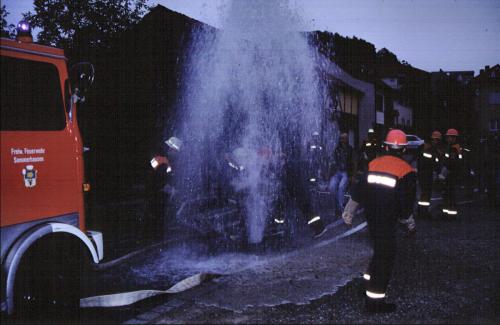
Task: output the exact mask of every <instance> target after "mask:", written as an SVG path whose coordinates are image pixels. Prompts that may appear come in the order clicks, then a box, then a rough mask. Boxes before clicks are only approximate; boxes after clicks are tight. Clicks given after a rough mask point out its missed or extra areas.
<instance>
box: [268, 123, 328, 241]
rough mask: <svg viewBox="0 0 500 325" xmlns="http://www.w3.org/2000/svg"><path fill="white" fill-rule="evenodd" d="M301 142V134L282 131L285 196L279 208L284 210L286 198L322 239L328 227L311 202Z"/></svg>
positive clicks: (315, 234) (282, 176)
mask: <svg viewBox="0 0 500 325" xmlns="http://www.w3.org/2000/svg"><path fill="white" fill-rule="evenodd" d="M301 142H302V139H301V138H300V133H299V132H293V129H291V128H288V129H285V130H283V131H282V134H281V143H282V151H283V155H282V156H281V159H282V166H283V168H282V172H281V175H280V177H281V179H282V181H281V184H283V187H284V188H283V190H284V191H283V192H284V195H281V198H280V199H278V204H277V206H278V207H279V208H284V206H285V202H286V201H287V200H286V199H285V196H286V198H287V199H288V200H292V201H293V203H294V204H295V205H296V206H297V207H298V208H299V210H300V212H301V214H302V215H303V216H304V217H305V218H306V220H307V225H308V226H309V228H310V229H311V231H312V232H313V236H314V237H316V238H317V237H320V236H322V235H323V234H324V233H325V232H326V227H325V225H324V223H323V219H322V218H321V216H320V214H319V211H318V207H317V206H314V204H312V202H311V192H310V188H309V184H308V183H310V180H309V179H308V176H307V173H306V172H305V169H304V165H305V164H306V161H305V159H302V157H301V151H302V150H301V149H302V148H301Z"/></svg>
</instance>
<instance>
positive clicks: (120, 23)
mask: <svg viewBox="0 0 500 325" xmlns="http://www.w3.org/2000/svg"><path fill="white" fill-rule="evenodd" d="M148 8H149V7H148V6H147V0H89V1H87V0H35V1H34V13H32V12H27V13H25V14H24V17H25V19H27V20H28V21H29V22H30V24H31V26H32V27H38V28H40V29H41V31H40V32H39V33H38V35H37V41H38V42H39V43H42V44H46V45H51V46H57V47H61V48H64V49H65V50H67V51H69V52H71V51H72V50H74V49H78V48H81V46H83V45H84V46H86V47H89V48H107V47H109V46H110V41H111V40H112V39H113V38H114V37H115V36H116V35H117V34H118V33H119V32H121V31H124V30H127V29H129V28H130V27H132V26H133V25H134V24H136V23H137V22H138V21H139V20H140V19H141V17H142V15H143V14H144V13H145V11H146V10H147V9H148Z"/></svg>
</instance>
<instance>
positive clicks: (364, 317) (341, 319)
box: [127, 201, 500, 324]
mask: <svg viewBox="0 0 500 325" xmlns="http://www.w3.org/2000/svg"><path fill="white" fill-rule="evenodd" d="M499 226H500V213H499V209H498V207H496V208H494V207H488V206H487V205H486V204H485V203H484V202H482V201H481V202H475V203H469V204H466V205H463V206H461V208H460V214H459V216H458V217H457V218H456V219H455V220H446V221H445V220H442V219H432V220H418V232H417V234H416V236H414V237H408V236H406V234H405V233H403V232H402V233H401V238H400V241H399V252H398V256H397V261H396V266H395V269H394V272H393V278H392V280H391V283H390V287H389V289H388V300H390V301H392V302H395V303H396V304H397V305H398V309H397V311H396V312H395V313H392V314H387V315H370V314H367V313H366V312H365V311H364V308H363V306H364V305H363V298H364V289H363V284H362V281H361V278H360V272H362V270H363V269H364V268H365V267H366V263H367V261H368V258H367V256H368V255H369V254H368V255H367V254H366V253H367V252H368V253H369V252H370V250H369V248H368V249H367V248H366V247H368V241H367V233H366V231H361V232H358V233H356V234H354V235H353V236H350V237H347V238H343V239H341V240H339V241H337V242H333V243H330V244H329V245H325V246H323V247H322V249H321V250H320V249H316V250H314V247H315V245H312V246H311V247H309V248H305V249H303V250H301V252H299V253H294V254H296V255H294V256H290V257H291V260H295V261H299V262H295V263H293V262H292V263H289V262H282V263H281V264H280V263H278V264H277V265H269V264H266V267H265V268H260V269H259V268H254V269H252V270H250V271H249V270H244V271H243V272H238V273H235V274H232V275H228V276H225V277H222V278H220V279H218V280H217V281H214V282H211V283H207V284H204V285H202V286H201V287H199V288H195V289H192V290H190V291H188V292H186V293H184V294H180V295H178V296H174V297H164V298H162V299H160V300H158V301H156V303H155V306H154V307H152V308H151V309H149V310H147V311H146V312H143V313H141V314H137V315H135V316H134V317H133V318H131V319H129V320H128V321H127V323H398V324H399V323H475V324H476V323H490V324H498V323H500V312H499V311H500V308H499V307H500V299H499V290H498V288H500V285H499V284H500V283H499V281H500V280H499V276H498V271H499V267H500V236H499V234H500V232H499V230H500V227H499ZM276 270H281V273H276ZM273 274H274V276H273ZM347 278H349V279H347ZM287 297H288V298H287Z"/></svg>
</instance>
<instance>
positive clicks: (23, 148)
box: [0, 22, 103, 314]
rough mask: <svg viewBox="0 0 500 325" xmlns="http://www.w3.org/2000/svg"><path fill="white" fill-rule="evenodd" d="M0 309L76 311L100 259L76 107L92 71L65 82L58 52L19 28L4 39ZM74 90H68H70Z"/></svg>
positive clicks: (84, 69)
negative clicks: (87, 203) (87, 205)
mask: <svg viewBox="0 0 500 325" xmlns="http://www.w3.org/2000/svg"><path fill="white" fill-rule="evenodd" d="M0 58H1V83H0V87H1V122H0V123H1V130H0V136H1V173H0V185H1V188H0V190H1V215H0V216H1V219H0V226H1V227H0V232H1V233H0V234H1V310H2V313H4V312H5V313H7V314H12V313H13V312H14V311H15V310H16V311H18V312H19V313H23V312H25V311H29V310H31V309H33V308H35V307H33V306H36V308H46V307H47V306H54V305H58V304H59V303H61V304H77V303H78V300H79V298H80V296H79V294H80V281H81V279H82V277H84V275H85V274H84V272H86V270H89V269H90V267H91V266H92V264H94V263H99V261H100V260H102V258H103V241H102V234H101V233H100V232H96V231H90V230H88V229H86V227H85V213H84V192H85V191H87V190H89V185H88V184H86V183H85V182H84V165H83V146H82V139H81V136H80V130H79V128H78V121H77V114H76V108H77V105H76V103H77V102H78V100H79V98H80V99H82V98H83V92H84V89H85V88H87V87H88V86H89V82H91V81H92V80H93V74H91V73H89V72H88V71H92V72H93V68H92V69H90V68H89V66H90V64H80V65H78V66H77V67H76V69H75V75H77V77H78V78H77V80H75V81H73V80H72V82H71V83H70V81H69V79H68V70H67V68H66V58H65V56H64V52H63V50H61V49H57V48H53V47H48V46H42V45H39V44H35V43H33V42H32V38H31V31H30V27H29V26H28V25H27V24H26V23H24V22H21V23H19V25H18V37H17V39H16V40H10V39H4V38H2V39H1V42H0ZM70 84H72V87H73V88H72V89H71V88H70Z"/></svg>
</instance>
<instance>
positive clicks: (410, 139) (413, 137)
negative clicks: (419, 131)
mask: <svg viewBox="0 0 500 325" xmlns="http://www.w3.org/2000/svg"><path fill="white" fill-rule="evenodd" d="M406 140H408V141H418V139H417V137H416V136H414V135H407V136H406Z"/></svg>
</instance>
